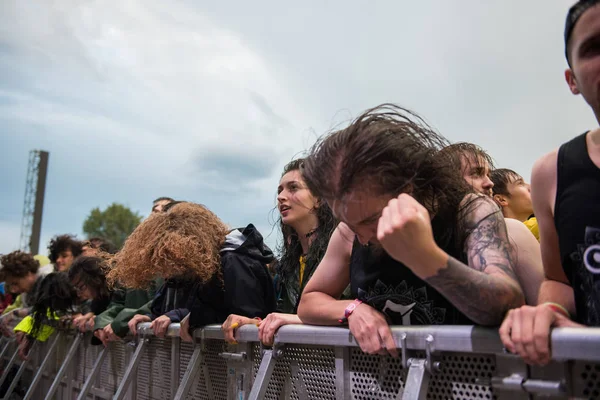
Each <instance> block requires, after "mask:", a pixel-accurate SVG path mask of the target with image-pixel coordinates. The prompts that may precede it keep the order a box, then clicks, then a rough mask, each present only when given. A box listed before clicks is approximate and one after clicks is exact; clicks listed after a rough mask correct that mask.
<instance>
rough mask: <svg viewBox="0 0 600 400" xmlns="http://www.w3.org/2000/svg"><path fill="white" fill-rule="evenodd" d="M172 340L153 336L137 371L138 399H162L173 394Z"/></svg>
mask: <svg viewBox="0 0 600 400" xmlns="http://www.w3.org/2000/svg"><path fill="white" fill-rule="evenodd" d="M170 377H171V340H165V339H159V338H155V337H153V338H151V339H150V343H148V345H147V347H146V348H145V349H144V352H143V353H142V358H141V360H140V365H139V366H138V371H137V393H136V398H138V399H152V400H154V399H156V400H162V399H167V398H170V397H172V396H173V394H174V393H172V392H171V391H172V390H173V388H172V386H175V385H176V383H173V384H172V383H171V379H170Z"/></svg>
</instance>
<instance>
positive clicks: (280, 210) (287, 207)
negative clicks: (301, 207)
mask: <svg viewBox="0 0 600 400" xmlns="http://www.w3.org/2000/svg"><path fill="white" fill-rule="evenodd" d="M290 209H291V207H290V206H286V205H281V206H279V212H280V213H282V212H285V211H288V210H290Z"/></svg>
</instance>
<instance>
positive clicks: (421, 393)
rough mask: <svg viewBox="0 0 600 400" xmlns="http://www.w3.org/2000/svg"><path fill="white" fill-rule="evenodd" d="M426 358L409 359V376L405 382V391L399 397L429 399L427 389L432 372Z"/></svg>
mask: <svg viewBox="0 0 600 400" xmlns="http://www.w3.org/2000/svg"><path fill="white" fill-rule="evenodd" d="M425 362H426V361H425V360H421V359H414V358H413V359H411V360H409V365H410V366H409V368H408V376H407V377H406V382H405V383H404V392H400V394H398V397H397V398H398V399H402V400H425V399H427V389H428V388H429V378H430V376H431V374H430V372H429V371H428V370H427V367H426V365H425Z"/></svg>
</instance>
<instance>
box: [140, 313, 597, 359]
mask: <svg viewBox="0 0 600 400" xmlns="http://www.w3.org/2000/svg"><path fill="white" fill-rule="evenodd" d="M179 329H180V327H179V324H171V325H170V326H169V328H168V330H167V333H166V336H167V337H178V336H179ZM391 330H392V335H393V337H394V340H395V342H396V345H397V346H398V348H399V349H400V348H402V346H403V344H405V346H406V349H410V350H426V349H427V346H428V342H427V338H428V337H430V338H432V339H433V346H432V350H433V351H451V352H469V353H480V354H497V353H503V352H504V351H505V350H504V347H503V345H502V342H501V341H500V337H499V335H498V331H497V330H495V329H490V328H483V327H479V326H464V325H463V326H454V325H444V326H421V327H403V326H394V327H391ZM138 332H139V334H140V335H142V336H153V335H154V332H153V331H152V329H150V323H147V322H146V323H141V324H139V325H138ZM194 337H195V338H196V339H220V340H224V336H223V332H222V331H221V326H220V325H207V326H205V327H204V328H202V329H197V330H196V331H195V332H194ZM236 339H237V341H238V342H259V339H258V328H257V327H256V326H254V325H244V326H242V327H240V328H239V329H237V330H236ZM278 344H303V345H320V346H342V347H358V343H357V342H356V340H355V339H354V337H353V336H352V334H351V333H350V330H349V329H347V328H342V327H324V326H313V325H285V326H282V327H281V328H279V330H278V331H277V334H276V335H275V345H278ZM551 346H552V359H553V360H556V361H564V360H574V359H575V360H582V361H600V328H555V329H554V330H553V331H552V337H551Z"/></svg>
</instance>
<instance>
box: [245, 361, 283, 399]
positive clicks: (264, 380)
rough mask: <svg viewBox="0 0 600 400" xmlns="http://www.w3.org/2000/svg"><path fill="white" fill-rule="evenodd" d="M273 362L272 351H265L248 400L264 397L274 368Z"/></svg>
mask: <svg viewBox="0 0 600 400" xmlns="http://www.w3.org/2000/svg"><path fill="white" fill-rule="evenodd" d="M275 361H276V360H275V359H274V358H273V350H265V352H264V354H263V358H262V360H261V362H260V367H259V368H258V373H257V374H256V378H255V379H254V384H253V385H252V390H251V391H250V395H249V396H248V400H258V399H263V398H264V397H265V393H266V392H267V387H268V386H269V381H270V380H271V375H272V374H273V369H274V368H275Z"/></svg>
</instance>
